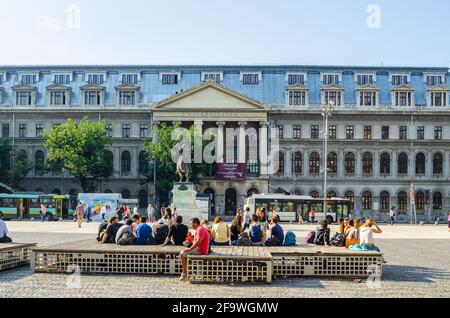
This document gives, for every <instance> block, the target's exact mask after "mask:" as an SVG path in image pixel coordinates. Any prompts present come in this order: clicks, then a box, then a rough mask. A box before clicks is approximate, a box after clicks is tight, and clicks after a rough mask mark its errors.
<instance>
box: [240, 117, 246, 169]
mask: <svg viewBox="0 0 450 318" xmlns="http://www.w3.org/2000/svg"><path fill="white" fill-rule="evenodd" d="M246 130H247V123H246V122H240V123H239V141H238V142H239V154H238V163H245V162H246V159H247V155H246V150H247V149H246V148H247V147H246V142H245V140H246V138H245V137H246Z"/></svg>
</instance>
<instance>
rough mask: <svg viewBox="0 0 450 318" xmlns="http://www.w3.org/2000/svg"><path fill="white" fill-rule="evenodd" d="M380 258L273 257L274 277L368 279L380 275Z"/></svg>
mask: <svg viewBox="0 0 450 318" xmlns="http://www.w3.org/2000/svg"><path fill="white" fill-rule="evenodd" d="M382 270H383V257H382V256H329V255H324V256H301V255H298V256H281V255H278V256H274V257H273V273H274V276H291V277H292V276H296V277H301V276H320V277H368V276H370V275H371V273H373V272H374V271H377V272H379V273H382Z"/></svg>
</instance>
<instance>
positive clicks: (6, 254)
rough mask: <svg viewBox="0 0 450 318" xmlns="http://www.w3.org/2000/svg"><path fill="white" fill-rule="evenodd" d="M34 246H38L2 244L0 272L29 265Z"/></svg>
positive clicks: (0, 245) (0, 244) (0, 249)
mask: <svg viewBox="0 0 450 318" xmlns="http://www.w3.org/2000/svg"><path fill="white" fill-rule="evenodd" d="M34 246H36V244H19V243H6V244H5V243H0V271H3V270H7V269H12V268H16V267H19V266H25V265H29V264H30V254H31V248H32V247H34Z"/></svg>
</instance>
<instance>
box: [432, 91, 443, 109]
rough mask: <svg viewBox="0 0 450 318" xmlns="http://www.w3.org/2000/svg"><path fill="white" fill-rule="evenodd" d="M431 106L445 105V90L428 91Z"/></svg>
mask: <svg viewBox="0 0 450 318" xmlns="http://www.w3.org/2000/svg"><path fill="white" fill-rule="evenodd" d="M430 97H431V106H435V107H443V106H447V93H445V92H432V93H430Z"/></svg>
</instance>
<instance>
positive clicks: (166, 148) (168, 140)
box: [142, 123, 213, 202]
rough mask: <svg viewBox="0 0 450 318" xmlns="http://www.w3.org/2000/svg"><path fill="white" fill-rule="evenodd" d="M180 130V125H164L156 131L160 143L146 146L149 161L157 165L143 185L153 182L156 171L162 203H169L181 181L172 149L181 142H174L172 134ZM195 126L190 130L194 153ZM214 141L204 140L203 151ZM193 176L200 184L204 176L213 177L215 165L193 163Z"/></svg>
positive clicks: (157, 190)
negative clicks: (174, 188)
mask: <svg viewBox="0 0 450 318" xmlns="http://www.w3.org/2000/svg"><path fill="white" fill-rule="evenodd" d="M177 128H180V126H179V125H173V126H168V125H167V124H165V123H164V124H162V125H161V127H160V128H159V129H157V130H156V132H155V133H156V134H157V135H158V141H157V142H156V143H154V142H146V143H145V145H144V151H145V152H146V154H147V156H148V159H149V160H150V161H153V162H154V163H155V164H153V165H152V167H151V169H150V172H149V173H148V174H147V175H145V178H144V179H143V180H142V183H147V184H148V183H151V182H153V177H154V172H155V170H154V169H156V187H155V188H156V194H155V195H157V197H158V198H159V200H160V202H169V193H170V192H171V191H172V189H173V185H174V183H176V182H178V181H179V178H178V175H177V173H176V163H175V162H174V160H173V159H172V149H174V148H175V146H176V145H177V144H178V143H179V140H176V139H175V140H173V139H172V134H173V132H174V131H175V129H177ZM194 132H195V130H194V126H192V127H191V128H190V129H189V134H190V137H191V140H192V142H191V150H192V153H193V151H194V143H193V141H194ZM211 142H212V141H206V140H203V139H202V149H204V148H205V146H206V145H208V144H210V143H211ZM191 167H192V175H191V176H190V181H191V182H193V183H194V184H195V183H198V182H199V178H200V177H202V176H211V175H212V173H213V164H207V163H193V164H191Z"/></svg>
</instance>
